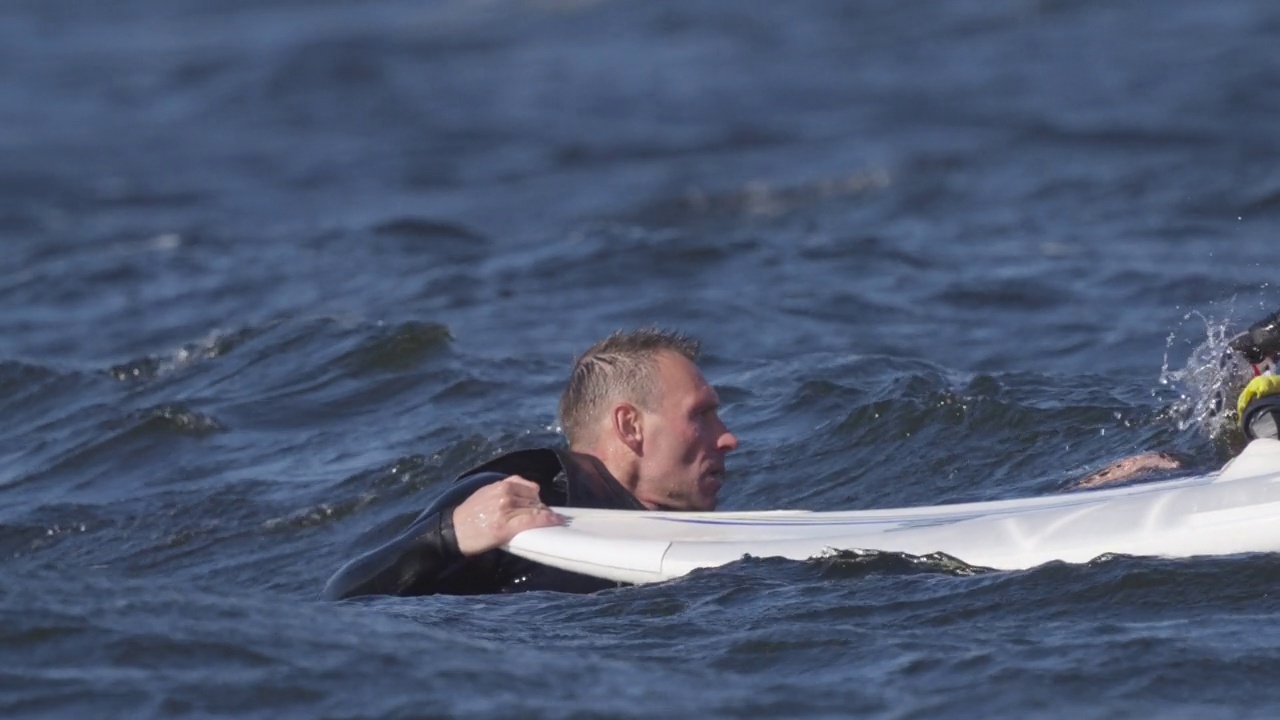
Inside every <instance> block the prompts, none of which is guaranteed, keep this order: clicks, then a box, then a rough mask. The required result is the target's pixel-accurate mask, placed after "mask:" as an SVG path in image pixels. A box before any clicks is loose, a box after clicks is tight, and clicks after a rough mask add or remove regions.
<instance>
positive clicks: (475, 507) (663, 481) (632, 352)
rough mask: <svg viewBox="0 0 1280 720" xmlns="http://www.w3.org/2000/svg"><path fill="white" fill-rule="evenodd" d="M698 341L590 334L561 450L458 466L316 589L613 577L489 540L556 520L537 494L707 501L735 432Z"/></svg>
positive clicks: (427, 590)
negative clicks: (406, 518)
mask: <svg viewBox="0 0 1280 720" xmlns="http://www.w3.org/2000/svg"><path fill="white" fill-rule="evenodd" d="M698 352H699V343H698V342H697V341H696V340H694V339H692V338H690V337H687V336H685V335H681V334H679V333H672V332H667V331H662V330H656V329H651V330H638V331H635V332H630V333H614V334H613V335H610V336H609V337H607V338H605V339H604V340H601V341H600V342H598V343H596V344H595V345H593V346H592V347H591V348H590V349H588V350H587V351H586V352H585V353H583V354H582V356H581V357H579V358H578V359H577V361H576V362H575V363H574V367H573V373H572V375H571V376H570V378H569V383H568V385H567V386H566V387H565V390H564V393H563V395H562V396H561V398H560V425H561V427H562V428H563V429H564V433H565V435H566V437H567V439H568V445H569V447H568V449H567V450H560V449H540V450H524V451H520V452H515V453H511V454H508V455H504V456H502V457H499V458H497V459H495V460H492V461H490V462H487V463H485V464H483V465H480V466H479V467H477V468H474V469H472V470H470V471H468V472H466V473H463V474H462V476H461V477H460V478H459V479H458V480H457V482H456V483H455V485H454V486H453V487H452V488H451V489H450V490H448V491H446V492H445V493H444V495H442V496H441V497H440V498H439V499H437V500H436V501H435V502H434V503H433V504H432V505H431V506H430V507H428V508H427V509H426V510H425V511H423V513H422V514H421V515H419V516H418V518H417V519H416V520H415V521H414V522H413V523H412V524H411V525H410V526H409V528H408V529H407V530H405V531H404V532H403V533H402V534H401V535H399V536H398V537H396V538H395V539H394V540H392V541H391V542H389V543H387V544H385V545H383V546H382V547H380V548H377V549H376V550H373V551H372V552H369V553H366V554H365V555H362V556H360V557H358V558H356V559H355V560H352V561H351V562H349V563H347V564H346V565H344V566H343V567H342V568H341V569H340V570H338V572H337V573H336V574H335V575H334V576H333V577H332V578H331V579H330V580H329V582H328V584H327V585H326V586H325V589H324V593H323V595H324V597H325V598H327V599H333V600H338V599H343V598H349V597H355V596H360V595H430V594H435V593H447V594H460V595H467V594H477V593H495V592H520V591H527V590H558V591H562V592H592V591H595V590H601V589H604V588H607V587H614V586H615V583H612V582H609V581H605V580H599V579H596V578H590V577H587V576H584V575H579V574H576V573H571V572H567V571H564V570H558V569H555V568H551V567H548V566H546V565H542V564H539V563H536V562H533V561H530V560H525V559H523V558H519V557H516V556H514V555H512V554H510V553H508V552H506V551H504V550H502V549H501V547H502V546H503V545H504V544H506V543H507V542H508V541H509V540H511V538H513V537H515V536H516V534H517V533H519V532H521V531H523V530H528V529H531V528H537V527H547V526H551V525H558V524H561V523H563V522H564V520H563V518H562V517H561V516H560V515H557V514H556V513H555V512H553V511H552V510H551V509H550V508H548V507H547V505H548V504H552V505H558V506H566V507H595V508H617V509H628V510H645V509H648V510H657V509H662V510H714V509H715V506H716V495H717V493H718V492H719V490H720V484H721V482H722V480H723V477H724V468H725V466H724V459H725V455H727V454H728V453H730V452H732V451H733V450H734V449H735V448H736V447H737V446H738V440H737V438H735V437H734V436H733V434H732V433H730V432H729V430H728V428H726V427H725V424H724V422H723V421H721V420H720V416H719V412H718V411H719V407H720V402H719V398H718V397H717V396H716V392H715V390H714V389H712V387H711V386H710V385H709V384H708V383H707V381H706V379H705V378H704V377H703V376H702V373H701V372H700V371H699V370H698V366H697V365H696V364H695V363H696V361H697V359H698Z"/></svg>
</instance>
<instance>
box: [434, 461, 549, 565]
mask: <svg viewBox="0 0 1280 720" xmlns="http://www.w3.org/2000/svg"><path fill="white" fill-rule="evenodd" d="M563 522H564V519H563V517H561V516H560V515H558V514H556V513H555V512H553V511H552V510H551V509H550V508H548V507H547V506H546V505H545V504H544V503H543V502H542V500H541V498H540V497H539V495H538V485H537V483H534V482H530V481H529V480H526V479H524V478H522V477H519V476H515V475H513V476H511V477H508V478H506V479H504V480H501V481H499V482H496V483H494V484H492V485H486V486H485V487H482V488H480V489H479V490H477V491H475V492H474V493H472V494H471V497H469V498H467V499H466V500H464V501H463V502H462V503H461V504H459V505H458V506H457V507H456V508H454V510H453V528H454V535H455V537H456V538H457V541H458V549H459V550H461V551H462V554H464V555H478V554H480V553H483V552H487V551H489V550H492V549H494V548H496V547H500V546H502V545H505V544H506V543H507V542H509V541H510V540H511V538H513V537H515V536H516V534H517V533H520V532H523V531H524V530H529V529H531V528H536V527H549V526H552V525H559V524H562V523H563Z"/></svg>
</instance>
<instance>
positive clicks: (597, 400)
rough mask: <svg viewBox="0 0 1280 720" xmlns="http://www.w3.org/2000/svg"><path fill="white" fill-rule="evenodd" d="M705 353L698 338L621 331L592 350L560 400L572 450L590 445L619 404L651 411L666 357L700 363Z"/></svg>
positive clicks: (562, 424) (667, 332) (666, 332)
mask: <svg viewBox="0 0 1280 720" xmlns="http://www.w3.org/2000/svg"><path fill="white" fill-rule="evenodd" d="M701 349H702V343H700V342H699V341H698V340H697V339H696V338H693V337H691V336H689V335H686V334H684V333H681V332H675V331H671V330H662V329H659V328H642V329H640V330H633V331H631V332H623V331H618V332H615V333H613V334H612V335H610V336H609V337H607V338H605V339H603V340H601V341H599V342H597V343H596V344H595V345H592V346H591V347H589V348H587V350H586V352H584V353H582V355H580V356H578V359H577V360H575V361H574V363H573V373H572V374H571V375H570V376H569V382H568V384H567V385H565V388H564V392H563V393H562V394H561V395H560V427H561V429H562V430H563V431H564V434H565V437H566V438H568V440H569V446H570V447H575V446H577V445H578V444H580V443H582V442H583V441H586V440H587V439H588V435H589V434H590V432H591V428H592V426H593V425H594V424H595V423H596V421H597V420H598V419H599V416H600V413H602V412H604V410H605V409H606V406H607V405H608V404H609V403H611V402H613V401H615V400H625V401H628V402H632V403H635V404H636V405H638V406H639V407H641V408H644V409H646V410H648V409H651V408H652V406H653V402H654V394H655V392H656V391H657V374H658V357H659V356H660V355H661V354H662V353H674V354H676V355H680V356H681V357H684V358H687V359H688V360H689V361H690V362H697V361H698V354H699V353H700V352H701Z"/></svg>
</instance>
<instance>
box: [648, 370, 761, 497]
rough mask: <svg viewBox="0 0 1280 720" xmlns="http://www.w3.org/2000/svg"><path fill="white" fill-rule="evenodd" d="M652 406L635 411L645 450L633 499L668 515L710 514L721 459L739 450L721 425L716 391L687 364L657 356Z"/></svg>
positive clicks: (720, 478) (719, 478) (723, 425)
mask: <svg viewBox="0 0 1280 720" xmlns="http://www.w3.org/2000/svg"><path fill="white" fill-rule="evenodd" d="M651 404H652V407H651V408H649V409H647V410H646V409H643V408H642V409H641V411H640V412H641V417H642V419H643V424H644V445H643V453H642V456H641V458H640V477H639V480H638V482H637V485H636V495H637V496H638V497H639V499H640V500H641V501H642V502H645V503H646V504H650V505H657V506H659V507H661V508H666V509H671V510H714V509H715V507H716V494H717V493H718V492H719V491H720V484H721V481H722V480H723V478H724V457H725V455H727V454H728V453H729V452H730V451H732V450H733V449H734V448H736V447H738V439H737V438H735V437H734V436H733V434H732V433H730V432H729V429H728V428H726V427H725V424H724V422H723V421H721V420H720V415H719V414H718V413H719V408H720V398H719V397H717V396H716V391H715V390H714V389H712V387H711V385H710V384H708V383H707V381H706V378H704V377H702V373H701V372H700V371H699V370H698V367H697V366H696V365H694V364H693V363H692V362H690V361H689V360H688V359H687V358H685V357H683V356H681V355H678V354H676V353H662V354H661V355H659V356H658V389H657V393H656V396H655V397H654V398H653V400H652V403H651Z"/></svg>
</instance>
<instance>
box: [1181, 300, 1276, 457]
mask: <svg viewBox="0 0 1280 720" xmlns="http://www.w3.org/2000/svg"><path fill="white" fill-rule="evenodd" d="M1182 319H1183V321H1184V323H1186V322H1189V321H1191V320H1198V321H1200V322H1201V323H1203V328H1204V336H1203V339H1201V340H1200V341H1199V344H1197V345H1196V346H1195V347H1194V348H1193V349H1192V350H1191V352H1190V354H1189V355H1188V357H1187V361H1186V364H1185V365H1184V366H1183V367H1182V368H1180V369H1177V370H1173V369H1170V367H1169V355H1170V353H1171V351H1172V350H1173V348H1174V346H1175V345H1178V344H1181V343H1187V344H1189V343H1190V342H1193V340H1183V341H1179V340H1178V331H1177V330H1175V331H1174V332H1171V333H1170V334H1169V338H1168V340H1167V341H1166V343H1165V354H1164V361H1163V363H1162V365H1161V368H1160V384H1161V385H1166V386H1172V387H1174V388H1176V389H1177V390H1178V393H1179V394H1178V397H1177V399H1176V400H1175V401H1174V402H1173V404H1172V405H1171V406H1170V407H1169V409H1168V411H1167V417H1168V418H1169V419H1170V420H1172V421H1174V422H1175V423H1176V424H1177V427H1178V429H1179V430H1187V429H1189V428H1199V429H1200V430H1201V431H1203V432H1204V433H1205V434H1206V435H1207V436H1208V437H1210V438H1213V439H1219V438H1222V437H1224V436H1225V435H1226V434H1227V433H1229V432H1232V431H1233V430H1234V428H1235V422H1236V412H1235V401H1236V396H1237V395H1238V394H1239V393H1240V391H1241V390H1242V389H1243V388H1244V385H1245V384H1246V383H1247V382H1248V380H1249V378H1250V377H1252V375H1253V371H1252V368H1251V367H1250V365H1249V364H1248V363H1247V362H1245V360H1244V359H1243V358H1241V357H1240V356H1239V355H1237V354H1236V353H1234V352H1231V350H1230V347H1229V343H1230V342H1231V339H1232V338H1233V337H1235V336H1236V335H1237V334H1238V330H1236V329H1234V326H1235V325H1237V324H1238V323H1237V322H1236V321H1235V318H1234V313H1231V312H1228V314H1227V316H1226V318H1224V319H1221V320H1219V319H1216V318H1213V317H1210V316H1206V315H1204V314H1203V313H1201V312H1200V311H1198V310H1193V311H1191V312H1189V313H1187V314H1186V315H1184V316H1183V318H1182Z"/></svg>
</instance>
